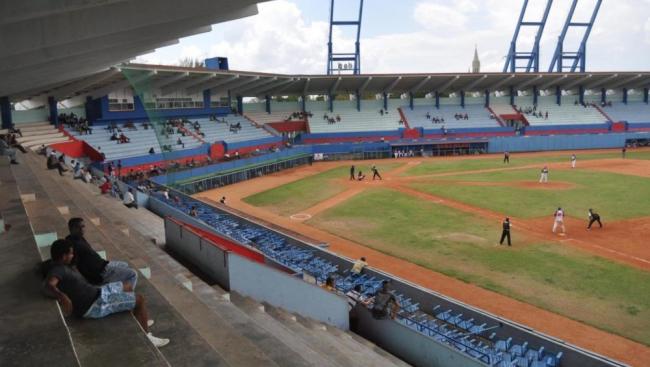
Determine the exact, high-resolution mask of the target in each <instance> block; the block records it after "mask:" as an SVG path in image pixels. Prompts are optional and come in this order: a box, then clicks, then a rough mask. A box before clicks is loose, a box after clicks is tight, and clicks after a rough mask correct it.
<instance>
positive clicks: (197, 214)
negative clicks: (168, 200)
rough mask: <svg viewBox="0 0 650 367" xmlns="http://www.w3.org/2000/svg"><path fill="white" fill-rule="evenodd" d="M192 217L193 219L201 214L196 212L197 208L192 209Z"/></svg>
mask: <svg viewBox="0 0 650 367" xmlns="http://www.w3.org/2000/svg"><path fill="white" fill-rule="evenodd" d="M190 216H192V217H198V216H199V212H197V211H196V206H192V208H190Z"/></svg>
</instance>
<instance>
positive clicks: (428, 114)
mask: <svg viewBox="0 0 650 367" xmlns="http://www.w3.org/2000/svg"><path fill="white" fill-rule="evenodd" d="M426 117H427V120H431V114H430V113H429V111H427V115H426Z"/></svg>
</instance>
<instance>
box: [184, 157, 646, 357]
mask: <svg viewBox="0 0 650 367" xmlns="http://www.w3.org/2000/svg"><path fill="white" fill-rule="evenodd" d="M605 152H608V151H605ZM609 152H611V151H609ZM555 154H557V153H555ZM526 155H527V156H532V155H534V154H526ZM541 155H550V154H549V153H543V154H541ZM499 157H500V156H499V155H492V156H491V159H499ZM465 158H468V157H465ZM469 158H474V157H469ZM481 158H486V159H489V158H490V157H486V156H483V157H481ZM443 159H444V158H443ZM452 159H458V158H452ZM398 161H399V162H404V163H410V162H420V161H422V158H417V159H400V160H398ZM350 164H357V165H358V164H359V162H358V161H355V162H327V163H317V164H315V165H313V166H311V167H302V168H296V169H291V170H288V171H283V172H279V173H276V174H273V175H269V176H266V177H260V178H256V179H253V180H249V181H245V182H242V183H238V184H236V185H231V186H226V187H222V188H220V189H217V190H211V191H206V192H203V193H200V194H197V195H196V197H197V198H199V199H205V200H206V201H207V202H210V201H212V200H215V201H216V200H218V199H219V198H220V197H221V196H226V197H228V202H229V206H231V207H233V208H235V209H236V210H240V211H242V212H244V213H246V214H247V215H249V216H251V217H257V218H260V219H261V220H263V221H266V222H270V223H273V225H274V226H277V227H281V228H286V229H288V230H290V231H292V232H296V233H300V234H303V235H305V236H307V237H309V238H314V239H317V240H318V241H322V242H325V243H328V244H329V250H331V251H333V252H335V253H338V254H340V255H342V256H344V257H347V258H350V259H356V258H359V257H361V256H365V257H366V258H367V259H368V260H369V262H370V263H371V265H372V267H374V268H377V269H381V270H382V271H385V272H387V273H391V274H394V275H395V276H397V277H400V278H402V279H405V280H408V281H410V282H413V283H415V284H418V285H420V286H423V287H425V288H428V289H431V290H433V291H435V292H439V293H442V294H445V295H447V296H449V297H452V298H455V299H457V300H459V301H461V302H464V303H467V304H470V305H472V306H475V307H478V308H481V309H483V310H485V311H487V312H490V313H492V314H495V315H498V316H500V317H504V318H507V319H509V320H512V321H514V322H517V323H520V324H523V325H526V326H528V327H531V328H533V329H535V330H537V331H539V332H542V333H545V334H548V335H552V336H553V337H556V338H559V339H562V340H564V341H566V342H568V343H571V344H574V345H577V346H579V347H582V348H585V349H589V350H592V351H594V352H596V353H599V354H602V355H605V356H608V357H611V358H614V359H617V360H619V361H622V362H624V363H628V364H630V365H634V366H643V365H647V361H650V348H648V347H646V346H644V345H642V344H640V343H637V342H634V341H631V340H628V339H626V338H623V337H621V336H618V335H614V334H610V333H607V332H605V331H602V330H599V329H596V328H594V327H592V326H589V325H585V324H583V323H580V322H578V321H575V320H572V319H569V318H567V317H564V316H561V315H557V314H555V313H553V312H550V311H546V310H543V309H541V308H538V307H535V306H532V305H529V304H527V303H523V302H520V301H517V300H514V299H512V298H508V297H506V296H503V295H501V294H498V293H495V292H492V291H489V290H485V289H483V288H480V287H477V286H474V285H472V284H468V283H465V282H462V281H460V280H457V279H455V278H451V277H448V276H445V275H443V274H440V273H437V272H434V271H431V270H429V269H426V268H424V267H421V266H418V265H415V264H413V263H410V262H408V261H405V260H401V259H399V258H395V257H392V256H389V255H385V254H383V253H381V252H379V251H376V250H373V249H371V248H368V247H366V246H364V245H362V244H360V243H356V242H354V241H350V240H348V239H345V238H342V237H339V236H336V235H333V234H331V233H329V232H325V231H322V230H320V229H317V228H314V227H311V226H309V225H307V224H305V223H302V222H301V221H298V220H292V219H290V218H288V217H283V216H280V215H277V214H274V213H272V212H270V211H268V210H266V209H264V208H258V207H254V206H252V205H249V204H247V203H245V202H243V201H242V199H243V198H245V197H247V196H250V195H252V194H255V193H258V192H262V191H265V190H268V189H271V188H274V187H277V186H281V185H284V184H286V183H289V182H293V181H296V180H298V179H301V178H304V177H307V176H310V175H312V174H315V173H318V172H322V171H326V170H329V169H331V168H334V167H338V166H342V165H350ZM413 164H415V163H413ZM402 169H403V168H402ZM383 175H384V176H385V179H384V180H383V181H381V182H373V183H372V184H368V185H363V186H364V187H366V188H370V187H376V186H388V187H391V188H395V187H401V186H400V185H399V183H400V182H399V181H400V180H399V178H397V177H395V176H394V175H395V172H394V171H393V172H386V174H383ZM391 176H392V177H391ZM389 178H391V179H390V180H389ZM342 194H345V195H346V196H347V195H351V196H354V195H356V194H357V192H351V191H350V190H346V191H344V192H343V193H341V194H339V195H342ZM409 194H412V195H427V194H423V193H421V192H418V191H416V190H413V192H409ZM351 196H350V197H351ZM336 197H338V195H337V196H335V197H334V198H331V199H328V200H326V201H324V202H323V203H326V202H328V203H329V204H328V205H326V206H327V207H331V204H335V203H337V202H338V201H337V200H336V199H335V198H336ZM423 198H424V197H423ZM429 199H430V200H439V201H441V203H442V204H448V203H449V200H447V199H445V198H436V197H432V196H430V195H429V196H428V197H427V200H429ZM458 204H459V205H466V204H463V203H458ZM318 206H319V204H317V205H316V206H315V207H314V208H312V209H318V208H317V207H318ZM461 210H462V209H461ZM466 210H470V211H473V212H474V213H475V214H476V213H477V210H480V211H481V212H478V214H480V215H483V214H489V215H490V217H491V216H492V215H494V216H495V217H494V218H495V220H500V219H502V218H501V215H500V214H498V213H493V212H490V211H487V210H484V209H478V208H475V207H472V206H469V205H468V206H467V208H466ZM483 211H484V212H485V213H483ZM303 212H304V213H309V214H311V213H310V211H309V210H305V211H303ZM530 225H531V227H532V226H533V225H534V223H530ZM548 225H550V222H549V223H545V224H544V228H546V227H548ZM567 225H568V226H569V227H571V226H572V225H573V223H571V222H568V223H567ZM606 225H607V226H608V227H607V230H608V231H610V229H611V230H613V231H616V232H617V233H622V232H618V231H619V229H617V228H618V227H615V226H613V225H611V227H610V224H608V223H606ZM636 225H641V224H639V223H636ZM537 227H539V224H538V225H537ZM622 228H624V227H621V229H620V230H623V229H622ZM636 228H638V227H636ZM644 228H645V227H644ZM597 230H598V229H593V230H592V232H594V231H597ZM641 232H642V231H641ZM531 235H535V232H534V231H532V229H531ZM585 235H586V231H585ZM576 237H577V236H576ZM565 239H566V238H560V237H558V238H556V239H555V240H557V241H560V240H565ZM570 242H576V243H579V242H580V238H579V237H577V238H576V241H562V242H561V243H570ZM572 244H573V243H572ZM592 250H593V248H592ZM620 250H624V251H629V250H630V249H620ZM603 255H604V251H603ZM640 255H641V254H640ZM604 256H605V255H604ZM608 257H610V258H616V259H617V260H619V261H621V259H620V258H617V257H616V256H614V254H610V256H608Z"/></svg>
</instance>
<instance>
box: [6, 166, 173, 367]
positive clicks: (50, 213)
mask: <svg viewBox="0 0 650 367" xmlns="http://www.w3.org/2000/svg"><path fill="white" fill-rule="evenodd" d="M13 171H14V174H15V176H16V182H17V184H18V187H19V190H20V193H21V196H22V200H23V203H24V205H25V209H26V211H27V214H28V217H29V221H30V224H31V227H32V230H33V233H34V235H35V237H36V238H37V243H38V242H39V241H38V239H39V238H40V239H41V242H43V243H38V245H39V248H40V250H41V257H42V258H48V257H49V243H51V241H52V240H53V239H55V238H57V237H63V236H65V234H66V232H67V223H66V218H65V217H64V216H62V215H61V214H60V212H61V209H60V208H62V206H61V203H60V202H58V203H57V202H55V201H54V200H52V196H51V194H50V193H49V192H48V190H46V189H45V188H44V187H43V186H42V180H43V179H47V178H43V177H37V176H38V175H34V173H33V172H32V171H31V170H30V167H28V165H27V164H21V165H19V166H14V167H13ZM41 176H42V175H41ZM39 295H40V294H39ZM65 325H66V327H67V328H68V330H69V340H70V341H71V343H72V345H73V348H74V350H75V352H76V354H77V357H78V361H79V364H80V365H81V366H113V365H115V364H121V365H151V366H168V362H167V361H166V359H165V357H164V356H163V355H162V354H161V353H160V351H159V350H158V349H157V348H155V347H154V346H153V345H152V344H151V343H150V342H149V340H148V339H147V337H146V335H145V334H144V333H143V332H142V329H141V328H140V325H139V324H138V323H137V322H136V320H135V318H134V317H133V316H132V315H131V314H130V313H122V314H118V315H112V316H110V317H107V318H104V319H102V320H97V321H92V322H91V321H82V320H78V319H75V318H73V317H70V318H66V319H65Z"/></svg>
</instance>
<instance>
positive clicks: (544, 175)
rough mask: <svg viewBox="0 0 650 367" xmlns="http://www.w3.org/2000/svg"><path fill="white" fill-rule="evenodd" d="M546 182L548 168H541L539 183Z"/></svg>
mask: <svg viewBox="0 0 650 367" xmlns="http://www.w3.org/2000/svg"><path fill="white" fill-rule="evenodd" d="M546 182H548V167H547V166H544V168H542V174H541V175H540V177H539V183H546Z"/></svg>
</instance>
